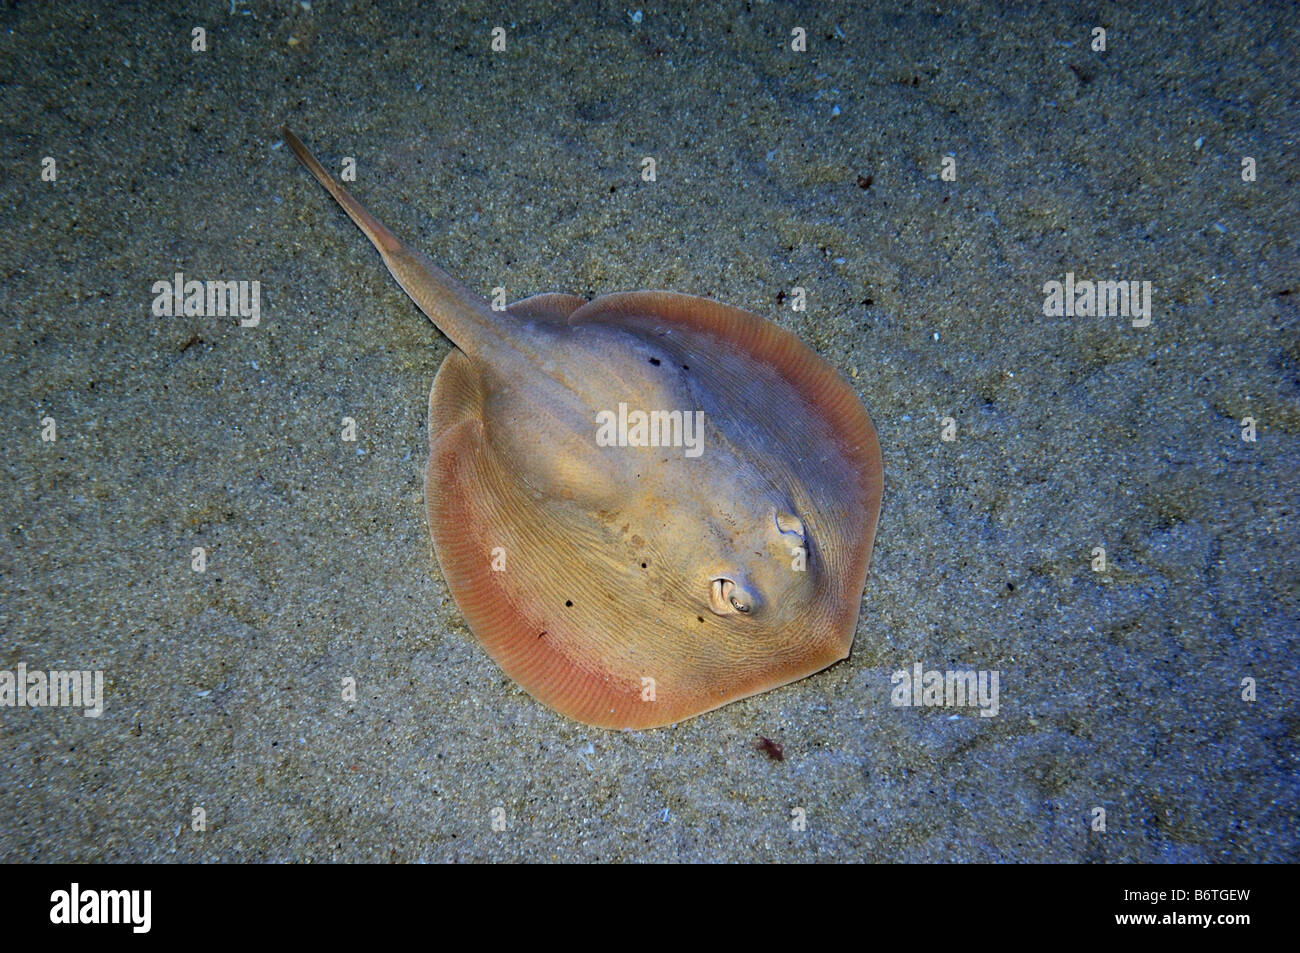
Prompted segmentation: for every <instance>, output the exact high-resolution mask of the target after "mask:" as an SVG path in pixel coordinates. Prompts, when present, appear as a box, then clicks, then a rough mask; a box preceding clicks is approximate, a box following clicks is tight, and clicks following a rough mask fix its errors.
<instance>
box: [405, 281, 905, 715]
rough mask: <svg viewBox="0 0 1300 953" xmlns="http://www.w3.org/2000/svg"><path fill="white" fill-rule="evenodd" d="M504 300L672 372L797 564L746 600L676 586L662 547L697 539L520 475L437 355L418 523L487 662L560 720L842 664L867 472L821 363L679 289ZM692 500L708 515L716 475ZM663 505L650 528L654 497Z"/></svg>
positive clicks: (762, 683)
mask: <svg viewBox="0 0 1300 953" xmlns="http://www.w3.org/2000/svg"><path fill="white" fill-rule="evenodd" d="M509 310H510V313H511V315H513V316H515V317H519V318H526V319H528V320H532V321H553V322H563V323H567V324H568V325H569V326H570V327H571V328H573V329H575V331H576V332H577V333H588V331H587V330H584V329H589V332H590V333H601V334H609V333H613V332H611V330H610V329H615V331H616V332H617V333H618V334H621V335H626V336H627V341H628V343H629V346H631V345H636V346H640V345H641V344H645V345H646V346H651V345H653V347H655V348H657V349H658V350H657V351H655V353H657V354H663V355H665V357H664V360H663V362H662V364H663V367H662V368H661V367H660V363H661V362H660V361H659V359H657V358H656V359H655V360H653V361H651V364H654V365H655V368H651V369H650V370H655V371H656V372H657V371H658V370H662V369H667V368H668V366H669V365H670V364H672V365H674V366H673V367H672V370H673V371H674V372H675V373H679V374H680V375H682V377H683V378H685V381H684V383H682V384H681V386H682V387H684V388H687V389H688V391H689V393H690V394H691V395H692V398H693V400H695V401H696V402H697V404H698V405H699V406H702V407H704V408H706V409H707V411H708V414H709V420H710V425H711V427H712V428H713V430H711V433H712V434H713V436H712V438H711V439H713V440H714V441H715V443H713V444H710V448H709V449H710V452H715V451H716V452H717V454H718V455H719V456H718V457H715V458H714V459H736V460H740V461H744V464H745V467H744V471H745V472H746V473H753V474H758V475H759V477H761V478H762V479H763V480H764V481H767V482H769V483H770V484H771V485H772V486H778V487H781V488H782V490H781V492H782V493H783V494H784V497H783V498H788V499H789V500H790V501H791V507H790V508H791V509H795V510H798V513H797V519H794V518H793V514H785V513H780V514H778V515H777V518H776V519H777V524H778V525H777V529H776V530H774V531H773V532H779V533H785V534H787V535H788V536H789V538H791V539H795V540H798V542H799V544H800V546H801V548H803V549H804V550H805V551H806V554H807V556H806V560H807V565H806V568H805V569H803V570H802V572H803V575H802V576H800V577H799V578H798V579H797V581H796V583H791V584H790V585H789V586H788V587H787V590H788V595H787V596H786V597H785V598H783V600H782V601H781V602H780V603H779V604H774V605H767V606H764V607H763V611H762V612H757V611H754V612H750V611H747V610H748V608H749V607H748V606H746V605H744V604H743V602H737V601H735V597H734V596H732V595H731V594H730V593H731V592H732V590H730V589H727V588H725V583H724V584H721V585H722V588H718V587H715V588H714V590H713V591H712V592H710V591H709V590H708V588H707V587H704V588H701V587H700V586H697V585H695V581H694V580H688V579H684V578H682V576H681V574H680V573H674V571H673V569H672V567H673V566H674V565H675V564H677V563H680V561H681V560H680V559H679V558H678V557H679V556H680V553H679V552H678V549H679V548H681V547H690V546H698V545H700V543H699V541H698V539H697V538H694V537H693V536H692V534H691V532H689V530H688V531H685V532H680V531H679V532H677V533H676V534H675V535H667V536H665V535H664V534H659V535H656V534H654V533H653V532H649V531H644V530H639V529H638V527H640V526H651V527H653V526H655V525H658V524H656V523H655V521H654V519H652V518H651V517H649V516H647V514H646V513H645V512H643V511H633V502H632V500H633V497H632V495H631V493H630V492H629V497H628V500H629V502H628V504H627V509H626V510H625V511H620V510H619V508H618V507H616V506H606V507H604V508H602V509H601V510H600V511H599V512H597V511H594V510H593V509H592V508H591V507H590V506H588V505H587V504H586V503H584V501H583V500H581V499H575V498H574V496H573V494H572V493H569V492H565V491H564V488H562V487H551V488H548V487H538V486H537V485H535V484H530V483H529V482H527V481H526V480H524V479H523V477H522V476H521V475H520V472H519V471H520V468H519V467H518V466H516V465H514V464H513V463H512V460H511V459H509V458H507V457H506V456H505V455H504V454H503V452H502V450H501V449H500V448H501V447H502V446H503V444H502V442H501V441H500V440H498V439H496V438H497V437H498V436H499V432H498V430H499V428H501V427H503V426H506V424H504V423H503V422H501V421H497V420H493V419H492V417H491V414H490V411H489V410H488V409H487V408H489V407H490V401H488V400H487V399H486V398H487V396H488V385H487V383H486V381H487V379H488V378H487V377H486V376H485V374H484V373H483V371H484V368H481V367H479V366H477V365H476V363H475V361H476V359H475V358H472V357H470V356H469V355H467V354H466V353H465V352H463V351H460V350H453V351H452V352H451V353H450V354H449V356H448V357H447V358H446V360H445V361H444V363H443V365H442V367H441V368H440V370H439V372H438V375H437V379H436V380H435V382H434V386H433V390H432V393H431V394H430V408H429V442H430V455H429V462H428V467H427V469H426V474H425V499H426V506H427V510H428V518H429V527H430V531H431V533H432V536H433V542H434V547H435V550H436V553H437V557H438V561H439V563H440V565H441V567H442V570H443V573H444V575H445V577H446V580H447V585H448V588H449V589H450V591H451V594H452V596H453V597H454V599H455V601H456V604H457V606H458V607H459V608H460V611H461V612H462V613H463V614H464V616H465V618H466V620H467V621H468V623H469V626H470V628H471V630H472V631H473V633H474V635H475V636H476V637H477V638H478V640H479V641H480V642H481V643H482V644H483V646H484V647H485V649H486V650H487V651H488V653H489V654H490V655H491V656H492V658H493V659H495V660H496V662H497V663H498V664H499V665H500V666H501V668H502V669H503V670H504V671H505V672H506V674H507V675H509V676H510V677H511V678H512V679H514V680H515V681H516V682H517V683H518V684H519V685H521V686H522V687H523V688H524V689H525V690H527V691H528V692H529V693H530V694H531V695H533V696H534V697H535V698H537V699H538V700H540V701H541V702H543V703H545V704H546V705H549V706H550V707H552V708H554V709H555V710H557V711H559V712H561V713H562V714H564V715H567V716H569V717H571V718H574V719H577V720H579V721H582V722H585V723H587V724H591V725H598V726H602V727H609V728H650V727H655V726H660V725H666V724H671V723H673V722H677V721H680V720H682V719H684V718H689V717H691V716H693V715H697V714H700V713H702V712H705V711H709V710H710V709H713V708H717V707H718V706H720V705H723V704H725V703H727V702H730V701H734V700H736V699H739V698H743V697H745V696H748V695H752V694H755V693H757V692H761V691H765V690H767V689H770V688H774V687H776V686H778V685H782V684H785V683H787V682H791V681H794V680H796V679H799V678H802V677H804V676H806V675H809V674H812V673H813V672H816V671H818V670H820V669H822V668H824V667H826V666H827V665H830V664H832V663H833V662H835V661H838V660H839V659H842V658H844V657H846V656H847V655H848V653H849V649H850V646H851V645H852V642H853V634H854V629H855V627H856V623H857V617H858V608H859V603H860V600H861V596H862V591H863V587H864V585H865V581H866V574H867V566H868V562H869V558H870V553H871V548H872V542H873V539H874V535H875V529H876V522H877V517H878V514H879V510H880V498H881V483H882V468H881V458H880V449H879V446H878V443H877V440H876V434H875V430H874V428H873V427H872V424H871V421H870V419H869V418H868V416H867V413H866V411H865V409H864V408H863V406H862V403H861V401H860V400H859V399H858V396H857V394H856V393H855V392H854V391H853V389H852V388H851V387H850V386H849V385H848V384H847V383H846V382H845V381H844V379H843V378H842V377H841V376H840V375H839V373H838V372H836V371H835V369H834V368H832V367H831V366H830V365H829V364H827V363H826V362H825V361H823V360H822V359H821V358H820V357H818V356H817V355H816V354H814V353H813V352H812V351H811V350H810V349H808V348H807V347H806V346H804V344H803V343H802V342H801V341H799V340H798V339H797V338H796V337H794V336H793V335H792V334H790V333H788V332H787V331H784V330H783V329H781V328H779V327H777V326H776V325H774V324H772V323H771V322H769V321H766V320H764V319H763V318H761V317H758V316H757V315H753V314H750V313H748V312H745V311H741V310H739V309H736V308H731V307H728V306H726V305H722V304H719V303H717V302H714V301H709V300H706V299H702V298H695V297H691V296H687V295H679V294H672V293H668V292H634V293H627V294H615V295H607V296H604V297H601V298H598V299H596V300H594V301H591V302H585V301H584V300H583V299H581V298H575V297H572V296H568V295H543V296H539V297H537V298H532V299H528V300H527V301H524V302H519V303H517V304H515V305H512V306H511V307H510V309H509ZM503 319H505V316H503ZM507 320H508V319H507ZM598 409H599V408H593V413H594V412H595V411H596V410H598ZM728 455H729V456H728ZM711 472H712V471H711ZM764 485H767V483H764ZM709 493H711V494H712V495H713V496H715V497H719V498H721V499H720V504H721V505H723V506H724V510H725V505H726V504H727V502H728V501H727V499H726V497H727V495H728V493H727V491H726V488H725V486H724V487H723V488H721V489H719V488H718V487H711V488H709ZM735 495H736V496H737V497H740V499H737V500H735V501H733V502H734V503H735V505H736V506H737V507H738V506H740V505H742V504H744V503H745V502H746V500H745V499H744V498H743V497H744V495H745V489H744V487H738V488H737V489H736V490H735ZM709 502H710V501H709V500H707V499H706V500H704V501H703V503H702V504H701V505H704V504H707V503H709ZM637 505H639V506H640V507H641V508H642V510H644V508H645V505H646V504H645V501H644V500H642V501H641V502H640V503H639V504H637ZM663 505H664V506H665V508H666V509H665V513H668V514H669V515H666V516H664V518H663V520H664V521H667V520H668V519H670V518H671V510H672V505H673V501H671V500H668V501H665V502H664V504H663ZM724 517H725V512H724ZM638 520H639V521H640V522H638ZM629 527H631V528H630V529H629ZM735 591H736V592H740V591H741V590H740V589H735ZM710 597H712V601H711V598H710ZM719 599H721V602H722V605H721V609H719V604H718V603H719ZM736 606H739V607H740V608H739V610H737V611H731V610H732V609H734V608H735V607H736Z"/></svg>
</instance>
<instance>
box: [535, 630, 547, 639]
mask: <svg viewBox="0 0 1300 953" xmlns="http://www.w3.org/2000/svg"><path fill="white" fill-rule="evenodd" d="M545 634H546V630H545V629H542V631H540V632H538V633H537V637H538V638H539V639H540V638H541V637H542V636H544V635H545Z"/></svg>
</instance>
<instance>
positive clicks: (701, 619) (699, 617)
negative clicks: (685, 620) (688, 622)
mask: <svg viewBox="0 0 1300 953" xmlns="http://www.w3.org/2000/svg"><path fill="white" fill-rule="evenodd" d="M695 621H696V622H703V621H704V616H702V615H697V616H696V617H695Z"/></svg>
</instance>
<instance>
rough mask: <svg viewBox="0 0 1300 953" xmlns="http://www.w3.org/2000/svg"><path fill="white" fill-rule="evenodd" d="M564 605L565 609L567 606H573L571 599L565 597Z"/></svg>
mask: <svg viewBox="0 0 1300 953" xmlns="http://www.w3.org/2000/svg"><path fill="white" fill-rule="evenodd" d="M564 606H565V608H566V609H567V608H572V606H573V600H572V599H565V600H564Z"/></svg>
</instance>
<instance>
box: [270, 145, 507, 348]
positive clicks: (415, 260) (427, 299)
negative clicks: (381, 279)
mask: <svg viewBox="0 0 1300 953" xmlns="http://www.w3.org/2000/svg"><path fill="white" fill-rule="evenodd" d="M280 132H281V134H283V136H284V140H285V142H287V143H289V148H290V149H292V150H293V154H294V155H295V156H297V158H298V161H299V162H301V163H302V164H303V166H304V167H305V168H306V169H307V171H308V172H310V173H311V174H312V175H313V176H315V177H316V181H318V182H319V183H320V184H321V185H323V186H325V188H326V190H327V191H328V192H329V194H330V195H332V196H334V200H335V201H336V202H338V203H339V205H341V206H342V207H343V211H345V212H347V213H348V217H349V218H351V219H352V221H353V222H355V223H356V225H357V227H358V228H360V229H361V231H362V232H364V233H365V236H366V238H368V239H370V241H371V243H372V244H373V245H374V246H375V248H376V249H378V251H379V254H380V255H382V256H383V258H384V264H385V265H387V266H388V270H389V271H390V272H391V273H392V275H393V277H394V278H396V279H397V283H398V284H399V285H401V286H402V290H403V291H405V292H406V293H407V294H408V295H410V296H411V300H412V301H414V302H415V303H416V304H417V305H419V307H420V310H421V311H423V312H424V313H425V314H426V315H428V316H429V320H430V321H432V322H433V323H434V324H435V325H437V327H438V330H439V331H441V332H442V333H443V334H445V335H447V337H449V338H450V339H451V341H452V343H453V344H455V345H456V346H457V347H459V348H461V349H462V350H464V351H467V352H468V353H470V354H471V355H477V354H479V353H481V352H482V350H483V349H484V348H486V347H489V346H490V344H491V341H490V340H489V339H498V340H499V339H500V338H501V336H502V332H501V329H500V328H499V327H497V321H498V316H497V315H496V313H495V312H493V310H492V308H491V307H490V306H489V305H488V303H487V301H486V300H485V299H484V298H483V297H482V296H480V295H478V294H475V293H474V292H473V291H471V290H470V289H469V288H467V287H465V286H464V285H463V284H461V283H460V282H459V281H457V280H456V279H455V278H453V277H452V276H451V275H449V274H447V273H446V272H445V271H443V270H442V269H441V268H439V267H438V266H437V265H435V264H434V263H433V262H431V261H430V260H429V259H428V258H427V257H426V256H425V255H424V254H422V253H421V252H419V251H417V250H415V249H413V248H408V247H407V246H406V245H405V244H404V243H403V242H402V240H401V239H399V238H398V237H397V236H396V235H394V234H393V233H392V232H390V231H389V230H388V229H387V228H386V227H385V226H384V224H383V223H382V222H380V221H379V219H377V218H375V217H374V216H373V215H371V214H370V213H369V212H368V211H366V207H365V206H364V205H362V204H361V203H360V202H358V201H357V200H356V199H354V198H353V197H352V195H351V194H350V193H349V192H348V190H347V189H345V188H344V187H343V186H342V185H340V184H339V183H338V182H337V181H336V180H335V179H334V177H333V176H332V175H330V174H329V173H328V172H326V171H325V167H324V166H322V165H321V164H320V162H319V161H317V159H316V157H315V156H314V155H312V154H311V150H310V149H308V148H307V147H306V146H305V145H303V143H302V140H301V139H299V138H298V137H297V136H295V135H294V134H293V133H292V132H291V131H290V130H289V128H288V127H287V126H281V127H280Z"/></svg>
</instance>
